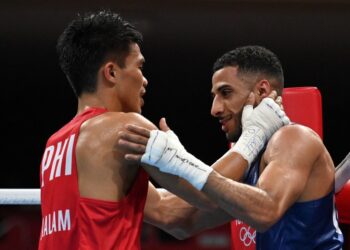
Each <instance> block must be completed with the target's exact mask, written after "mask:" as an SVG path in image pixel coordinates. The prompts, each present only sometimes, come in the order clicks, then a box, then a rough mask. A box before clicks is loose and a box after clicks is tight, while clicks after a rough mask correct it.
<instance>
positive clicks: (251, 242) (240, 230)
mask: <svg viewBox="0 0 350 250" xmlns="http://www.w3.org/2000/svg"><path fill="white" fill-rule="evenodd" d="M255 234H256V231H255V229H253V228H251V227H250V226H248V225H247V224H245V223H244V222H242V221H240V220H234V221H232V222H231V242H232V250H240V249H246V250H255V245H256V242H255Z"/></svg>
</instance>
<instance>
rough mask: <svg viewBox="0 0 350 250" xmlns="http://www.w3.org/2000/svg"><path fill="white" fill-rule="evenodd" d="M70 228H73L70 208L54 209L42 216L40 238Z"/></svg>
mask: <svg viewBox="0 0 350 250" xmlns="http://www.w3.org/2000/svg"><path fill="white" fill-rule="evenodd" d="M69 230H71V215H70V210H69V209H66V210H64V211H63V210H57V211H53V212H52V213H49V214H46V215H45V216H43V217H42V221H41V235H40V239H42V238H43V237H45V236H47V235H50V234H53V233H56V232H61V231H69Z"/></svg>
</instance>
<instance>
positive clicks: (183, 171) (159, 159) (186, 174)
mask: <svg viewBox="0 0 350 250" xmlns="http://www.w3.org/2000/svg"><path fill="white" fill-rule="evenodd" d="M141 162H142V163H146V164H148V165H152V166H155V167H157V168H159V170H160V171H162V172H164V173H169V174H173V175H177V176H180V177H182V178H184V179H185V180H187V181H188V182H190V183H191V184H192V185H193V186H194V187H195V188H196V189H198V190H201V189H202V188H203V186H204V184H205V183H206V181H207V179H208V176H209V174H210V173H211V171H212V170H213V169H212V168H211V167H209V166H207V165H206V164H204V163H203V162H201V161H200V160H199V159H197V158H196V157H194V156H193V155H191V154H190V153H188V152H187V151H186V150H185V148H184V147H183V146H182V144H181V142H180V141H179V139H178V138H177V136H176V135H175V133H174V132H172V131H170V130H169V131H167V132H163V131H159V130H152V131H151V135H150V138H149V140H148V143H147V146H146V152H145V153H144V154H143V156H142V158H141Z"/></svg>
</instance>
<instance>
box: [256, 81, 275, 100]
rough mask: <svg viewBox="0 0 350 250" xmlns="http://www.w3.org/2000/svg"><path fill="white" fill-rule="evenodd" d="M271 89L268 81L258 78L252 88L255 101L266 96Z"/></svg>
mask: <svg viewBox="0 0 350 250" xmlns="http://www.w3.org/2000/svg"><path fill="white" fill-rule="evenodd" d="M271 91H272V87H271V84H270V82H269V81H268V80H267V79H262V80H260V81H259V82H258V83H257V84H256V85H255V88H254V94H255V100H256V101H257V103H260V101H261V100H262V99H263V98H265V97H267V96H268V95H269V94H270V93H271Z"/></svg>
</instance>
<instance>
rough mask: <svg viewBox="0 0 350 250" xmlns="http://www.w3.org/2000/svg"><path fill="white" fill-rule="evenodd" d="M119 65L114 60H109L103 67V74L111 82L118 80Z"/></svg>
mask: <svg viewBox="0 0 350 250" xmlns="http://www.w3.org/2000/svg"><path fill="white" fill-rule="evenodd" d="M118 68H119V67H118V65H117V64H116V63H114V62H107V63H106V64H104V65H103V68H102V74H103V77H104V78H105V79H106V80H107V82H110V83H116V82H117V76H118V73H117V72H118Z"/></svg>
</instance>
